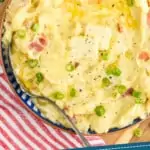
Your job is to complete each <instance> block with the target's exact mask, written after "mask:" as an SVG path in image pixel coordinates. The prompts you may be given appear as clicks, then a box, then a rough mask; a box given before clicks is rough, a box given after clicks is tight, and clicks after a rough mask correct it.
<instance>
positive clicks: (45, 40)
mask: <svg viewBox="0 0 150 150" xmlns="http://www.w3.org/2000/svg"><path fill="white" fill-rule="evenodd" d="M39 42H40V44H41V45H42V46H46V45H47V39H46V37H44V36H42V37H39Z"/></svg>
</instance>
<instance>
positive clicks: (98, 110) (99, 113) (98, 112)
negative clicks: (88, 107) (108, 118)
mask: <svg viewBox="0 0 150 150" xmlns="http://www.w3.org/2000/svg"><path fill="white" fill-rule="evenodd" d="M105 112H106V110H105V108H104V106H102V105H100V106H97V107H96V108H95V113H96V115H97V116H104V114H105Z"/></svg>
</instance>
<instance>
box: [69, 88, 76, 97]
mask: <svg viewBox="0 0 150 150" xmlns="http://www.w3.org/2000/svg"><path fill="white" fill-rule="evenodd" d="M76 94H77V90H76V89H75V88H71V90H70V96H71V97H75V96H76Z"/></svg>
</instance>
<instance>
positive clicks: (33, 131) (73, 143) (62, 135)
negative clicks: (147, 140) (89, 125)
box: [0, 66, 105, 150]
mask: <svg viewBox="0 0 150 150" xmlns="http://www.w3.org/2000/svg"><path fill="white" fill-rule="evenodd" d="M86 138H87V139H88V140H89V142H90V143H91V145H93V146H101V145H105V143H104V141H103V140H102V139H101V138H100V137H99V136H87V137H86ZM77 147H82V143H81V141H80V139H79V138H78V137H77V136H76V135H74V134H69V133H66V132H64V131H62V130H59V129H53V128H52V127H51V126H48V125H47V124H45V123H44V122H43V121H42V120H40V119H38V118H36V117H35V116H34V115H32V114H31V113H30V112H29V111H28V110H27V109H26V108H24V105H23V104H22V103H21V102H20V101H19V99H18V98H17V97H16V96H15V95H14V94H13V92H12V90H11V89H10V87H9V85H8V83H7V79H6V77H5V76H4V74H3V71H2V68H1V66H0V150H21V149H22V150H51V149H52V150H56V149H69V148H77Z"/></svg>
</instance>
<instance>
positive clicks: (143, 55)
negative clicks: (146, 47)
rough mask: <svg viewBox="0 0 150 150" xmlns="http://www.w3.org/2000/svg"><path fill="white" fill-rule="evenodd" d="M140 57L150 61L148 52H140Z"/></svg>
mask: <svg viewBox="0 0 150 150" xmlns="http://www.w3.org/2000/svg"><path fill="white" fill-rule="evenodd" d="M139 59H141V60H144V61H148V60H149V59H150V55H149V54H148V53H147V52H141V53H140V54H139Z"/></svg>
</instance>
